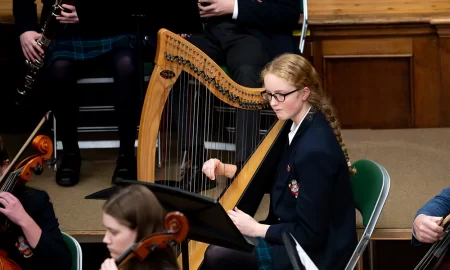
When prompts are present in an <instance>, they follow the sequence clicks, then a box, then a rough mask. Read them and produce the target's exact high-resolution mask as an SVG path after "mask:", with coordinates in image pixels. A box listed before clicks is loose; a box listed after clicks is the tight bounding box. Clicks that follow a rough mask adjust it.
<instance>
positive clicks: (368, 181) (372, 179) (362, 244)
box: [345, 159, 391, 270]
mask: <svg viewBox="0 0 450 270" xmlns="http://www.w3.org/2000/svg"><path fill="white" fill-rule="evenodd" d="M353 168H355V169H356V174H355V175H353V176H352V177H351V184H352V189H353V199H354V201H355V204H356V209H358V211H359V212H360V213H361V216H362V219H363V226H364V228H365V230H364V233H363V234H362V236H361V239H360V240H359V242H358V245H357V246H356V248H355V250H354V252H353V255H352V257H351V258H350V260H349V262H348V264H347V266H346V268H345V269H346V270H350V269H354V268H355V265H356V263H357V262H358V260H359V257H360V256H361V255H362V253H363V252H364V250H365V249H366V247H367V244H368V243H369V242H370V237H371V236H372V233H373V230H374V229H375V225H376V224H377V221H378V218H379V217H380V215H381V211H382V210H383V207H384V204H385V202H386V199H387V197H388V195H389V190H390V186H391V182H390V177H389V174H388V172H387V171H386V169H385V168H384V167H383V166H381V165H380V164H378V163H376V162H375V161H372V160H366V159H362V160H358V161H356V162H355V163H354V164H353ZM370 259H372V258H370Z"/></svg>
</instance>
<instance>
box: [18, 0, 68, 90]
mask: <svg viewBox="0 0 450 270" xmlns="http://www.w3.org/2000/svg"><path fill="white" fill-rule="evenodd" d="M62 4H68V5H73V0H56V2H55V4H54V5H53V7H52V11H51V13H50V14H49V15H48V16H47V19H46V20H45V22H44V25H43V26H42V30H41V31H42V35H41V37H40V38H39V39H38V40H37V41H36V42H37V44H38V45H39V47H41V49H42V50H43V51H44V53H39V56H40V58H41V59H36V60H34V61H30V60H27V59H25V68H26V73H25V79H24V82H23V83H22V84H21V86H19V87H18V88H17V92H19V94H21V95H27V94H28V91H31V89H32V88H33V86H34V83H35V81H36V77H37V75H38V74H39V71H40V70H41V68H42V67H43V66H44V62H45V51H46V50H47V48H48V46H49V45H50V43H51V42H52V40H53V39H54V38H55V36H56V32H57V30H58V29H59V28H60V27H61V24H60V23H59V22H58V21H57V20H56V17H57V16H61V11H63V10H64V11H65V12H70V10H66V9H64V8H63V7H62Z"/></svg>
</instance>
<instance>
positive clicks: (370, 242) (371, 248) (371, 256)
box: [368, 240, 374, 270]
mask: <svg viewBox="0 0 450 270" xmlns="http://www.w3.org/2000/svg"><path fill="white" fill-rule="evenodd" d="M373 246H374V243H373V241H372V240H369V246H368V248H369V269H370V270H373V269H374V267H373V266H374V262H373V250H374V249H373Z"/></svg>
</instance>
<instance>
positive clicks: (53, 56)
mask: <svg viewBox="0 0 450 270" xmlns="http://www.w3.org/2000/svg"><path fill="white" fill-rule="evenodd" d="M135 40H136V37H135V36H134V35H131V34H129V35H128V34H123V35H117V36H108V37H102V38H101V39H100V38H95V37H89V38H87V37H81V36H79V35H73V36H72V37H61V38H58V37H56V38H55V39H54V40H53V41H52V42H51V43H50V46H49V48H48V53H47V54H48V58H47V59H46V61H47V65H51V64H52V63H53V61H55V60H62V59H65V60H73V61H80V60H87V59H92V58H96V57H99V56H101V55H103V54H105V53H107V52H109V51H111V50H112V49H119V48H131V47H133V46H134V43H135Z"/></svg>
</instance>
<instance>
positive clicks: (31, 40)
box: [20, 31, 44, 61]
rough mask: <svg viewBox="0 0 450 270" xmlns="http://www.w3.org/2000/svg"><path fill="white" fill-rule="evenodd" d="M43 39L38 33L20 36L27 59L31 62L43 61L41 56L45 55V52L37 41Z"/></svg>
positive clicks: (27, 33)
mask: <svg viewBox="0 0 450 270" xmlns="http://www.w3.org/2000/svg"><path fill="white" fill-rule="evenodd" d="M40 37H41V34H39V33H38V32H36V31H26V32H23V33H22V34H21V35H20V46H22V52H23V54H24V55H25V58H26V59H27V60H29V61H35V60H38V59H41V57H40V56H39V54H40V53H41V54H43V53H44V50H42V48H41V47H39V45H38V44H37V42H36V41H37V40H38V39H39V38H40Z"/></svg>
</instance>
